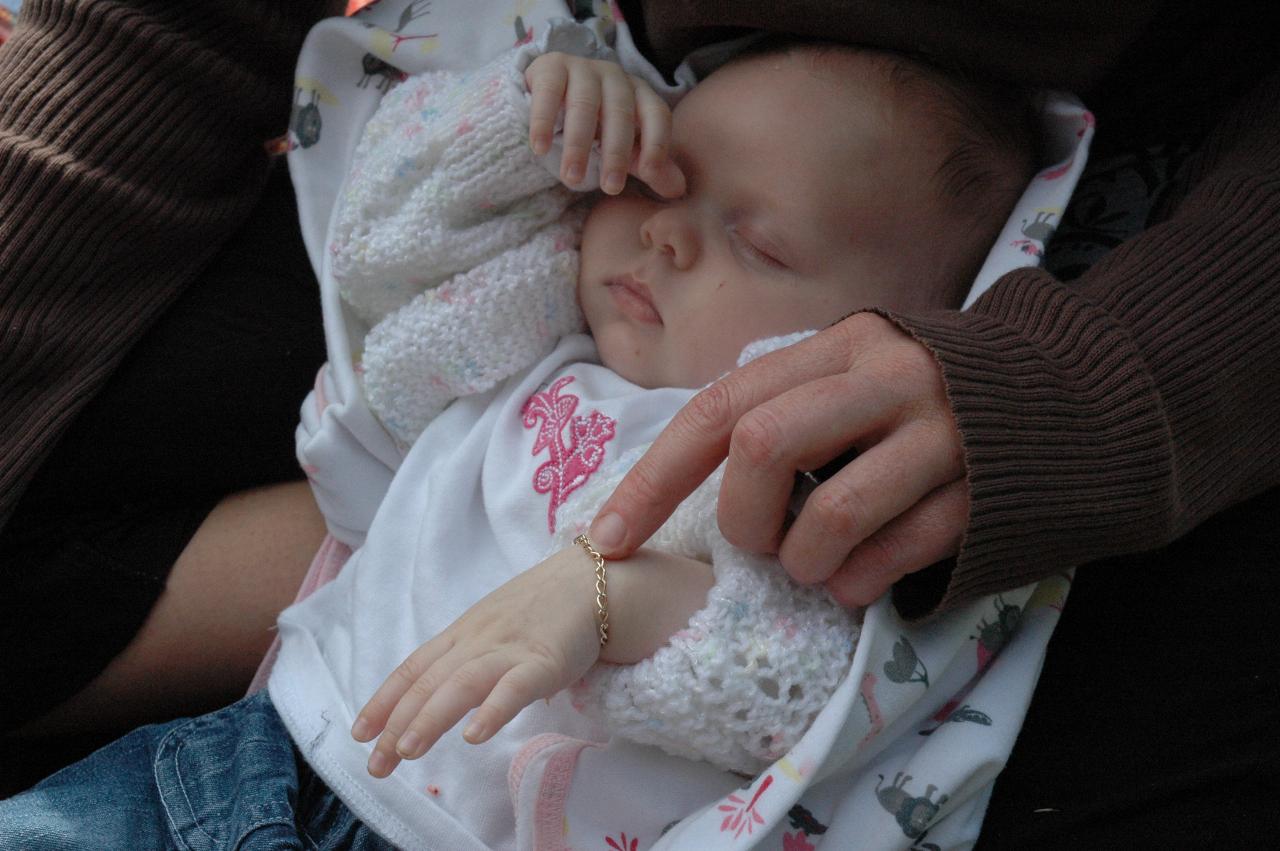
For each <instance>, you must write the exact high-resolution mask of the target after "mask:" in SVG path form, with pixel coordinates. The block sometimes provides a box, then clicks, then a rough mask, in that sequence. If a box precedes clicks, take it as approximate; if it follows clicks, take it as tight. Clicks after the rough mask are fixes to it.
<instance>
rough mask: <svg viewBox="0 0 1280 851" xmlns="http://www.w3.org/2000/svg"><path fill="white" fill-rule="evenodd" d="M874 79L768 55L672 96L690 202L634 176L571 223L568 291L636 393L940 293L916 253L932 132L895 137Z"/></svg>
mask: <svg viewBox="0 0 1280 851" xmlns="http://www.w3.org/2000/svg"><path fill="white" fill-rule="evenodd" d="M850 73H851V74H857V62H853V64H852V65H851V66H850ZM881 79H882V75H878V74H874V73H870V72H868V73H867V74H866V75H865V77H864V76H862V75H858V76H856V77H854V78H853V79H852V81H851V82H850V83H849V84H847V85H844V84H842V83H841V81H840V80H838V79H836V78H835V77H833V75H831V74H828V73H825V72H824V73H821V74H817V73H815V72H814V71H813V70H812V69H811V68H810V67H809V66H808V65H807V64H806V62H805V61H804V60H803V59H800V58H797V57H793V56H788V55H781V56H767V57H760V58H755V59H751V60H748V61H745V62H741V63H737V64H734V65H731V66H729V67H727V68H724V69H722V70H720V71H719V72H717V73H715V74H713V75H712V76H710V77H709V78H708V79H707V80H706V81H705V82H703V83H702V84H700V85H699V86H698V87H696V88H695V89H694V90H693V91H692V92H690V93H689V94H688V95H687V96H686V97H685V98H684V100H682V101H681V102H680V104H679V105H678V106H677V107H676V109H675V114H674V117H673V125H672V153H673V156H674V158H675V161H676V163H677V164H678V165H679V166H680V167H681V169H683V171H684V174H685V177H686V178H687V182H688V189H687V191H686V193H685V195H684V197H682V198H680V199H678V200H674V201H664V200H662V199H659V198H656V197H653V196H651V195H649V194H647V193H646V192H644V191H643V189H642V188H640V187H637V186H634V185H633V186H629V187H628V188H627V190H626V191H624V192H623V194H621V195H619V196H615V197H606V198H605V199H604V200H602V201H600V202H599V203H598V204H597V206H596V207H595V208H594V209H593V210H592V212H591V214H590V216H589V217H588V219H587V223H586V227H585V230H584V232H583V238H582V268H581V273H580V276H579V282H578V295H579V299H580V301H581V303H582V308H583V311H584V313H585V314H586V318H587V322H588V324H589V325H590V326H591V331H592V334H593V335H594V336H595V339H596V342H597V344H598V346H599V349H600V354H601V358H602V359H603V361H604V363H605V364H606V365H607V366H609V367H610V368H611V369H613V370H614V371H616V372H618V373H619V374H620V375H622V376H623V377H624V378H627V379H628V380H630V381H632V382H635V383H637V384H640V385H642V386H646V387H658V386H670V387H699V386H702V385H703V384H706V383H708V382H710V381H712V380H714V379H716V378H717V377H719V376H720V375H721V374H723V373H724V372H726V371H727V370H729V369H731V368H732V367H733V366H734V365H735V363H736V360H737V357H738V354H739V353H740V352H741V350H742V348H743V346H745V345H746V344H747V343H749V342H751V341H753V340H757V339H760V338H763V337H769V336H774V335H778V334H785V333H790V332H792V331H800V330H805V329H809V328H822V327H824V326H826V325H828V324H830V323H831V322H834V321H835V320H837V319H839V318H841V317H842V316H844V315H845V314H847V313H849V312H851V311H853V310H855V309H857V308H860V307H866V306H871V305H878V306H884V307H890V308H897V309H904V308H913V307H920V306H932V305H934V304H936V303H937V300H938V299H937V298H936V296H934V297H931V296H930V294H929V292H928V290H930V289H933V290H935V291H936V290H937V287H929V286H928V282H930V281H932V280H934V279H936V278H938V277H940V276H939V275H938V272H937V271H936V270H933V273H932V274H931V275H929V274H928V273H929V272H930V266H931V264H930V263H929V262H927V260H926V258H927V255H929V254H930V253H932V252H931V250H930V249H931V246H932V245H933V244H934V243H936V242H937V240H938V234H939V232H940V229H944V226H945V222H944V221H940V220H941V219H942V214H941V213H940V212H938V210H939V208H940V206H941V205H940V204H938V202H937V201H936V199H935V198H934V197H933V196H934V192H933V189H932V186H931V183H930V179H931V177H932V175H933V171H934V169H935V168H936V159H937V157H936V154H935V152H934V151H933V149H932V148H930V147H929V145H928V142H927V139H926V138H925V137H927V136H928V135H929V134H927V133H911V132H904V131H905V130H907V129H908V122H907V120H904V118H903V115H902V114H901V110H899V109H896V108H895V107H894V106H893V104H892V102H891V99H890V98H889V97H887V96H886V95H885V94H884V93H883V92H881V91H877V90H876V89H877V87H883V84H882V83H880V82H878V81H879V80H881ZM872 80H875V81H877V82H872Z"/></svg>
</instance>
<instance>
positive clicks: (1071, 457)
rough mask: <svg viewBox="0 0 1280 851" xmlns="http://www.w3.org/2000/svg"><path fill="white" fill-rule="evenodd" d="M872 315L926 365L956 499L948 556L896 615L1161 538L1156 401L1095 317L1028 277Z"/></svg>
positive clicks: (1112, 327)
mask: <svg viewBox="0 0 1280 851" xmlns="http://www.w3.org/2000/svg"><path fill="white" fill-rule="evenodd" d="M884 315H885V316H886V317H887V318H889V319H891V320H892V321H894V322H895V323H897V325H898V326H899V327H901V328H902V329H903V330H905V331H906V332H907V333H909V334H911V335H912V336H913V337H915V339H917V340H919V341H920V342H922V343H923V344H924V345H925V346H927V347H928V348H929V349H930V351H931V352H933V354H934V356H935V357H936V358H937V359H938V362H939V364H940V366H941V368H942V372H943V375H944V377H945V381H946V389H947V394H948V397H949V400H950V402H951V405H952V410H953V412H954V415H955V418H956V422H957V424H958V426H959V428H960V432H961V435H962V437H963V443H964V451H965V463H966V466H967V472H968V483H969V494H970V523H969V527H968V530H967V532H966V535H965V538H964V541H963V545H962V548H961V551H960V554H959V557H958V559H957V560H956V562H955V564H954V566H953V567H952V569H951V570H950V572H949V574H948V573H947V572H946V571H945V570H935V571H933V573H932V582H918V583H914V584H913V585H908V586H905V587H906V588H910V593H911V594H913V595H914V596H915V599H912V600H904V601H901V602H900V605H901V606H902V608H903V609H904V610H909V611H910V612H911V613H912V614H915V615H921V614H927V613H928V612H929V611H932V610H934V609H946V608H951V607H953V606H955V605H959V604H960V603H962V602H964V601H966V600H970V599H973V598H975V597H979V596H982V595H985V594H989V593H994V592H996V591H1000V590H1004V589H1007V588H1010V587H1016V586H1017V585H1020V584H1024V583H1025V582H1030V581H1033V580H1035V579H1038V578H1041V577H1043V576H1044V575H1046V574H1047V573H1048V572H1051V571H1052V570H1054V569H1066V568H1069V567H1073V566H1075V565H1078V564H1081V563H1083V562H1086V561H1089V560H1091V559H1094V558H1098V557H1101V556H1103V555H1106V554H1110V553H1114V552H1122V551H1134V550H1139V549H1144V548H1149V547H1152V546H1156V545H1158V544H1160V543H1163V542H1164V541H1166V540H1167V539H1168V537H1169V529H1168V523H1169V516H1170V512H1169V510H1168V508H1167V507H1168V506H1169V505H1170V503H1171V502H1172V501H1173V498H1174V496H1173V494H1172V492H1171V488H1172V483H1173V461H1172V453H1171V448H1170V438H1169V434H1168V431H1167V427H1166V424H1165V419H1164V417H1163V415H1162V412H1161V410H1160V399H1159V396H1158V394H1157V393H1156V390H1155V388H1154V386H1153V383H1152V381H1151V377H1150V376H1149V375H1148V374H1147V372H1146V369H1145V368H1144V365H1143V361H1142V358H1141V357H1140V356H1139V354H1138V352H1137V351H1136V349H1135V346H1134V345H1133V343H1132V341H1131V340H1130V339H1129V338H1128V336H1127V335H1126V333H1125V332H1124V330H1123V329H1122V328H1120V327H1118V326H1117V325H1116V323H1115V321H1114V320H1113V319H1112V318H1111V317H1109V316H1108V315H1107V314H1106V313H1105V312H1103V311H1101V310H1099V309H1098V308H1097V307H1096V306H1095V305H1093V304H1091V303H1090V302H1089V301H1088V300H1086V299H1085V298H1083V297H1081V296H1080V295H1079V294H1076V293H1074V292H1072V291H1071V289H1070V288H1069V287H1068V286H1066V285H1064V284H1062V283H1060V282H1059V281H1057V280H1056V279H1054V278H1053V277H1052V276H1050V275H1048V274H1047V273H1044V272H1042V271H1039V270H1034V269H1029V270H1023V271H1020V272H1016V273H1013V274H1011V275H1008V276H1006V277H1005V278H1003V279H1002V280H1001V281H1000V283H999V285H998V286H996V287H994V288H993V289H992V290H990V291H989V292H988V294H987V295H986V296H984V298H983V299H981V300H980V301H979V303H978V304H977V305H976V306H975V308H974V309H973V310H972V311H967V312H956V311H946V312H935V313H926V314H919V315H909V316H908V315H895V314H891V313H885V314H884ZM930 586H932V587H930ZM944 586H945V587H944ZM903 590H904V589H899V591H903Z"/></svg>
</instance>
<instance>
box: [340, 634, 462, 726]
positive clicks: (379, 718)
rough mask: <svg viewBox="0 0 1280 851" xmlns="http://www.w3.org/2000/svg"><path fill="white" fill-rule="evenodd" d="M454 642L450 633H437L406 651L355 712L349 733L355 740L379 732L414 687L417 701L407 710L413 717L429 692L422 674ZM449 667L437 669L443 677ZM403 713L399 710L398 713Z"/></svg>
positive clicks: (429, 668) (451, 647)
mask: <svg viewBox="0 0 1280 851" xmlns="http://www.w3.org/2000/svg"><path fill="white" fill-rule="evenodd" d="M453 645H454V642H453V638H452V637H450V636H448V635H438V636H436V637H435V638H433V639H431V640H430V641H428V642H427V643H426V644H424V645H422V646H421V647H419V648H418V649H417V650H415V651H413V653H411V654H409V657H408V658H407V659H405V660H404V661H403V662H401V663H400V664H399V665H397V666H396V669H395V670H394V671H392V672H391V675H390V676H388V677H387V679H386V680H385V681H384V682H383V683H382V685H381V686H379V687H378V690H377V691H376V692H374V695H373V697H371V698H369V702H368V703H366V704H365V705H364V707H363V708H362V709H361V710H360V712H359V713H358V714H357V715H356V720H355V723H354V724H352V725H351V737H352V738H353V739H355V740H356V741H357V742H367V741H369V740H371V739H372V738H373V737H374V736H376V735H378V734H379V733H381V732H382V731H383V729H384V728H385V727H386V726H387V724H388V722H389V721H390V720H391V718H392V716H393V714H394V712H395V710H396V709H397V707H399V706H400V704H401V703H402V702H404V700H405V696H406V695H410V694H411V692H412V690H413V689H415V688H417V689H419V692H418V693H419V698H418V702H417V703H416V704H413V706H412V708H413V712H412V713H409V717H413V714H416V712H417V707H418V706H421V705H422V702H424V701H425V700H426V698H427V696H428V694H429V691H427V690H425V689H423V688H422V686H423V682H422V681H423V676H424V675H425V674H426V673H427V672H428V671H430V670H431V667H432V666H433V665H434V664H435V663H436V662H437V661H438V660H439V659H441V658H442V657H443V656H444V655H445V654H446V653H448V652H449V651H450V650H451V649H453ZM451 670H452V668H451V667H450V668H442V669H441V670H439V671H437V672H436V673H437V674H438V675H439V676H441V677H443V676H447V675H448V674H449V672H450V671H451ZM404 714H405V713H404V712H403V711H402V712H401V715H402V716H403V715H404ZM405 720H406V721H407V720H408V719H407V718H406V719H405Z"/></svg>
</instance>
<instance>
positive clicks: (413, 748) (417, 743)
mask: <svg viewBox="0 0 1280 851" xmlns="http://www.w3.org/2000/svg"><path fill="white" fill-rule="evenodd" d="M421 750H422V737H421V736H419V735H418V734H417V733H415V732H413V731H412V730H410V731H409V732H407V733H405V734H404V735H403V736H401V737H400V740H399V741H398V742H396V753H398V754H400V756H404V757H408V758H409V759H413V758H414V757H416V756H417V755H418V753H419V752H420V751H421Z"/></svg>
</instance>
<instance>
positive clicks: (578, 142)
mask: <svg viewBox="0 0 1280 851" xmlns="http://www.w3.org/2000/svg"><path fill="white" fill-rule="evenodd" d="M600 99H601V86H600V78H599V76H597V75H596V74H594V73H590V72H584V73H574V74H570V75H569V88H568V91H567V92H566V93H565V98H564V155H563V156H562V158H561V160H560V179H561V180H563V181H564V182H565V184H566V185H568V186H573V187H579V186H580V184H581V183H582V179H583V177H585V176H586V173H587V158H588V157H589V156H590V155H591V145H592V143H593V142H595V138H596V123H597V119H598V118H599V116H600Z"/></svg>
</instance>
